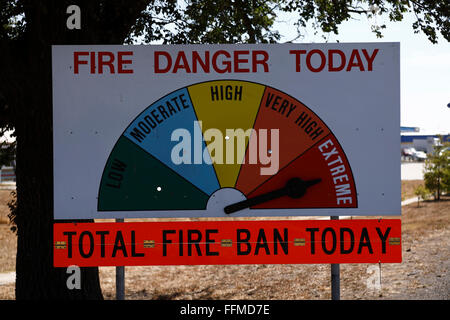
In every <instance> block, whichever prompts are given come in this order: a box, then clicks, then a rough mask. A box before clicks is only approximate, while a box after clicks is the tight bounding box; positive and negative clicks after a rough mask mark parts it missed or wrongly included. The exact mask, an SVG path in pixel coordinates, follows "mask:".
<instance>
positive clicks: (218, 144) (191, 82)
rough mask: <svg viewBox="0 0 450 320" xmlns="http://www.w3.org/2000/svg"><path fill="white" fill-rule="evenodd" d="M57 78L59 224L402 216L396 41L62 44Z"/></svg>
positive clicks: (56, 50)
mask: <svg viewBox="0 0 450 320" xmlns="http://www.w3.org/2000/svg"><path fill="white" fill-rule="evenodd" d="M52 68H53V77H52V79H53V134H54V136H53V138H54V139H53V141H54V144H53V145H54V149H53V151H54V152H53V154H54V161H53V165H54V168H53V169H54V171H53V173H54V218H55V219H56V220H72V219H77V220H79V219H111V218H127V219H128V218H213V217H214V218H219V219H222V220H226V219H228V218H229V217H233V218H234V217H286V216H348V215H350V216H395V215H400V214H401V210H400V209H401V206H400V203H401V194H400V158H399V156H398V150H399V148H400V140H399V139H398V136H399V132H400V45H399V43H389V42H387V43H345V44H344V43H336V44H331V43H328V44H242V45H231V44H230V45H225V44H217V45H167V46H166V45H151V46H141V45H139V46H118V45H101V46H100V45H99V46H97V45H82V46H72V45H56V46H53V47H52ZM177 230H178V229H177ZM214 230H215V229H214ZM219 230H220V232H224V230H223V229H219ZM264 230H266V229H264ZM277 230H278V229H277ZM100 231H101V230H100ZM234 231H236V230H234ZM266 231H267V232H265V234H264V236H265V237H266V238H268V237H269V235H271V237H273V234H272V233H273V232H270V231H268V230H266ZM187 232H188V231H187V230H185V231H184V232H183V235H182V236H183V237H187ZM230 232H231V231H230ZM236 232H237V231H236ZM255 232H256V235H255ZM255 232H252V233H251V236H252V237H257V235H258V232H257V231H255ZM279 232H281V233H280V234H281V235H283V232H284V231H283V230H281V231H279ZM335 232H338V233H337V234H336V237H338V235H339V232H340V231H339V230H335ZM375 232H376V231H375ZM139 234H140V233H139V231H137V230H136V231H135V236H136V237H137V236H138V235H139ZM193 234H194V233H192V232H191V235H192V237H194V235H193ZM291 234H292V232H291ZM344 234H345V235H347V233H345V232H344ZM201 235H202V239H203V240H205V239H206V237H207V234H205V233H202V234H201ZM214 235H215V234H214ZM244 235H245V233H242V234H239V236H242V237H244ZM325 235H326V236H327V237H331V235H332V233H331V232H326V233H325ZM375 235H376V234H375ZM79 236H80V235H79V234H77V235H73V236H72V240H73V241H75V240H77V239H78V237H79ZM100 236H101V235H95V233H94V234H92V237H93V238H94V239H97V238H98V237H100ZM111 236H112V235H107V234H105V235H104V239H105V241H106V239H109V237H111ZM123 236H124V237H126V236H125V235H123ZM210 236H211V237H213V234H211V235H210ZM311 236H314V237H320V236H321V233H320V232H319V233H315V232H312V233H311ZM354 236H355V237H356V233H355V234H354ZM129 237H131V234H130V235H129ZM172 237H180V234H179V233H178V231H177V233H176V234H175V235H172V234H167V241H169V240H170V241H174V240H171V239H172ZM236 237H237V235H236V234H234V235H233V237H232V239H234V241H233V243H234V244H233V246H232V248H233V249H223V250H228V251H229V250H234V249H236V248H237V246H236V243H235V242H236ZM261 237H262V236H261ZM100 238H101V237H100ZM81 239H82V240H85V241H88V240H89V239H91V238H90V236H89V235H88V234H82V235H81ZM124 239H125V238H124ZM195 239H196V238H194V240H195ZM268 239H269V238H268ZM276 239H278V238H276ZM113 240H114V239H113ZM129 240H131V238H130V239H129ZM160 240H161V241H162V240H163V239H162V238H161V239H160ZM363 240H364V238H363ZM371 240H372V239H371ZM118 241H119V240H118ZM184 241H185V240H184ZM268 241H269V240H268ZM363 243H364V242H363ZM166 246H167V248H166V249H167V250H169V249H168V248H169V247H170V248H172V246H173V245H171V244H169V243H167V244H166ZM210 246H211V247H213V246H217V244H215V245H210ZM285 246H286V244H284V247H283V246H280V247H279V250H283V248H285ZM355 246H356V244H355ZM219 247H220V246H219ZM269 247H270V246H269ZM163 248H164V246H163ZM183 248H184V247H183ZM187 248H189V247H187ZM194 248H196V247H194ZM220 248H222V247H220ZM327 248H328V247H327ZM135 249H136V250H138V247H136V248H135ZM253 249H254V248H253ZM273 249H274V248H272V251H271V255H270V256H272V255H273ZM297 249H298V248H297ZM356 249H357V248H356ZM172 250H173V249H172ZM186 250H187V249H186ZM192 250H194V249H192ZM211 250H212V249H211ZM220 250H222V249H220ZM243 250H244V249H243ZM293 250H294V249H291V250H290V251H289V253H288V254H286V256H290V255H291V252H293ZM336 250H337V249H336ZM344 251H345V250H344ZM87 252H88V253H89V252H90V251H87ZM136 252H140V251H139V250H138V251H136ZM145 252H147V251H145ZM149 252H153V253H154V252H156V250H150V251H149ZM168 252H169V251H168ZM196 252H197V251H196ZM213 252H219V251H217V250H213ZM220 252H221V251H220ZM127 253H128V252H127ZM184 254H185V253H184ZM280 254H284V251H283V253H280ZM333 254H334V253H333ZM117 255H119V253H118V252H117ZM351 255H353V253H352V254H350V255H349V256H351ZM92 256H94V253H93V254H92ZM219 256H220V257H222V255H221V254H219ZM242 256H243V255H242ZM255 256H257V257H260V256H261V255H260V254H258V255H255ZM199 257H200V256H199ZM201 257H205V252H202V256H201ZM346 257H347V256H346ZM221 259H222V258H221ZM166 260H170V259H169V258H168V256H167V258H166ZM166 260H165V261H166ZM230 263H231V262H230Z"/></svg>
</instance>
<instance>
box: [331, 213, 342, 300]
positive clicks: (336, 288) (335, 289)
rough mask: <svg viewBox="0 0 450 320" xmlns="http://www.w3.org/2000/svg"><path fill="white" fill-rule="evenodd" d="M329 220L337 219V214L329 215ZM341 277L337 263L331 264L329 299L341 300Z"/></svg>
mask: <svg viewBox="0 0 450 320" xmlns="http://www.w3.org/2000/svg"><path fill="white" fill-rule="evenodd" d="M331 220H339V216H331ZM340 291H341V279H340V268H339V264H336V263H332V264H331V300H341V293H340Z"/></svg>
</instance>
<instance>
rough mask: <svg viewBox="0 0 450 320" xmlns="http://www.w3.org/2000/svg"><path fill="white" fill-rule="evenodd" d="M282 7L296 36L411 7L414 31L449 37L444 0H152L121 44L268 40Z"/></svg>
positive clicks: (274, 35)
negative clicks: (292, 20) (307, 30)
mask: <svg viewBox="0 0 450 320" xmlns="http://www.w3.org/2000/svg"><path fill="white" fill-rule="evenodd" d="M283 12H289V13H292V14H293V15H294V16H295V17H296V19H297V21H296V22H295V23H294V25H293V26H292V27H295V28H296V29H297V33H298V36H297V37H300V36H301V35H302V32H303V30H304V28H305V27H306V26H307V24H308V23H312V25H313V26H314V27H315V28H316V30H322V31H324V32H325V33H331V32H332V33H334V34H338V31H339V30H338V27H339V25H340V24H341V23H342V22H344V21H346V20H349V19H354V18H355V17H357V16H360V15H363V16H366V17H367V18H373V17H376V16H386V17H388V18H389V20H391V21H402V20H403V18H404V15H405V14H406V13H408V12H411V13H414V15H415V17H416V21H415V22H414V24H413V25H412V29H413V30H414V32H420V31H422V32H423V33H425V35H426V36H427V37H428V39H429V40H430V41H431V42H433V43H436V42H437V39H438V34H439V33H441V35H442V36H443V37H444V38H445V39H446V40H447V41H450V19H449V17H450V2H449V1H447V0H440V1H429V0H415V1H405V0H402V1H398V0H384V1H381V0H363V1H361V0H356V1H355V0H351V1H348V0H334V1H329V0H270V1H265V0H251V1H246V0H220V1H211V0H186V1H183V2H181V1H176V0H156V1H153V2H151V4H150V5H149V6H148V7H147V9H146V10H144V11H143V12H142V14H141V16H140V17H139V18H138V20H137V22H136V23H135V25H133V26H132V27H131V30H130V33H129V35H128V37H127V39H126V43H133V42H136V41H137V42H139V43H150V42H152V41H160V42H161V43H164V44H175V43H271V42H276V41H278V40H279V39H280V34H279V33H278V31H277V30H274V29H273V24H274V22H275V20H276V18H277V17H278V16H279V15H280V14H281V13H283ZM385 28H386V26H385V25H384V24H380V25H373V26H371V29H372V31H373V32H375V33H376V35H377V36H378V37H382V31H383V29H385ZM136 39H139V40H136Z"/></svg>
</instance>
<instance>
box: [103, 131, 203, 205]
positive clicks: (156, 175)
mask: <svg viewBox="0 0 450 320" xmlns="http://www.w3.org/2000/svg"><path fill="white" fill-rule="evenodd" d="M208 198H209V197H208V195H206V194H205V193H204V192H202V191H200V190H199V189H198V188H196V187H195V186H194V185H193V184H191V183H190V182H188V181H187V180H185V179H184V178H182V177H181V176H180V175H178V174H177V173H176V172H174V171H173V170H171V169H170V168H169V167H167V166H165V165H164V164H162V163H161V162H160V161H159V160H157V159H156V158H154V157H153V156H151V155H150V154H148V153H147V152H145V151H144V150H142V149H141V148H139V147H138V146H137V145H136V144H134V143H132V142H131V141H130V140H128V138H126V137H124V136H122V137H120V139H119V140H118V141H117V144H116V145H115V147H114V149H113V151H112V152H111V154H110V156H109V159H108V162H107V164H106V167H105V170H104V172H103V176H102V181H101V184H100V191H99V196H98V211H143V210H195V209H200V210H202V209H205V208H206V203H207V202H208Z"/></svg>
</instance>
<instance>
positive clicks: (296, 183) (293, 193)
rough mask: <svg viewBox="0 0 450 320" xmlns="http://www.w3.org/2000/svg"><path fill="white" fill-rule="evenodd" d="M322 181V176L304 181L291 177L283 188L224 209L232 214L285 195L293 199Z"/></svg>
mask: <svg viewBox="0 0 450 320" xmlns="http://www.w3.org/2000/svg"><path fill="white" fill-rule="evenodd" d="M320 181H322V179H320V178H319V179H313V180H308V181H303V180H302V179H300V178H292V179H289V181H288V182H287V183H286V185H285V186H284V187H283V188H280V189H277V190H273V191H270V192H267V193H263V194H261V195H259V196H256V197H253V198H249V199H246V200H243V201H240V202H236V203H233V204H230V205H229V206H226V207H225V209H224V211H225V213H226V214H230V213H233V212H236V211H239V210H242V209H245V208H249V207H252V206H255V205H258V204H261V203H264V202H267V201H270V200H273V199H277V198H280V197H283V196H289V197H291V198H293V199H298V198H301V197H302V196H303V195H304V194H305V193H306V189H308V188H309V187H311V186H313V185H315V184H317V183H319V182H320Z"/></svg>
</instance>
